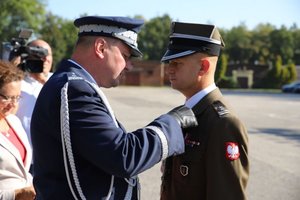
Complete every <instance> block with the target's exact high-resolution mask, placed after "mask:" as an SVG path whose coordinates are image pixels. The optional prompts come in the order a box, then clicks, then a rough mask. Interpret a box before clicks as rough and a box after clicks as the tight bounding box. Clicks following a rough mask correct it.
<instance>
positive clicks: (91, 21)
mask: <svg viewBox="0 0 300 200" xmlns="http://www.w3.org/2000/svg"><path fill="white" fill-rule="evenodd" d="M74 24H75V26H76V27H78V28H79V33H78V36H79V38H78V41H77V44H76V46H75V50H74V52H73V54H72V57H71V59H68V60H64V61H62V62H61V63H60V66H59V67H58V69H57V70H56V72H55V73H54V74H53V75H52V76H51V78H50V79H49V80H48V81H47V82H46V84H45V85H44V87H43V89H42V90H41V92H40V95H39V97H38V99H37V102H36V105H35V109H34V111H33V116H32V123H31V133H32V145H33V153H34V175H35V176H34V186H35V188H36V191H37V198H36V199H38V200H39V199H43V200H48V199H51V200H53V199H82V200H83V199H89V200H90V199H110V200H111V199H138V192H139V191H138V189H139V183H138V178H137V174H139V173H141V172H142V171H144V170H146V169H148V168H150V167H152V166H153V165H155V164H156V163H158V162H160V161H161V160H162V159H165V158H166V157H168V156H171V155H176V154H181V153H183V151H184V140H183V133H182V128H186V127H190V126H195V125H197V121H196V118H195V116H194V114H193V112H192V111H191V109H189V108H186V107H184V106H180V107H177V108H175V109H173V110H172V111H170V112H169V113H167V114H163V115H161V116H160V117H158V118H157V119H155V120H154V121H153V122H151V123H149V124H148V125H147V126H145V127H143V128H140V129H138V130H136V131H134V132H131V133H127V132H126V130H125V129H124V127H123V126H122V125H121V123H120V122H119V121H118V120H117V119H116V118H115V116H114V114H113V111H112V109H111V107H110V105H109V102H108V100H107V98H106V97H105V95H104V93H103V92H102V91H101V87H106V88H109V87H114V86H117V85H118V84H119V81H120V78H121V76H122V74H123V72H124V71H126V70H129V69H130V68H131V67H132V66H131V58H132V57H140V56H141V55H142V54H141V52H140V51H139V49H138V48H137V34H138V32H139V30H140V28H141V26H142V24H143V21H141V20H137V19H131V18H127V17H99V16H86V17H82V18H79V19H76V20H75V22H74ZM99 86H100V87H99Z"/></svg>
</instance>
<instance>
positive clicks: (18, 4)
mask: <svg viewBox="0 0 300 200" xmlns="http://www.w3.org/2000/svg"><path fill="white" fill-rule="evenodd" d="M0 8H1V12H0V30H1V32H0V38H1V40H2V41H10V39H11V38H12V37H18V34H19V32H20V30H21V29H22V28H30V29H33V30H34V31H35V32H39V31H40V30H41V29H42V28H43V26H42V25H43V22H44V21H45V13H46V11H45V4H44V1H43V0H1V1H0Z"/></svg>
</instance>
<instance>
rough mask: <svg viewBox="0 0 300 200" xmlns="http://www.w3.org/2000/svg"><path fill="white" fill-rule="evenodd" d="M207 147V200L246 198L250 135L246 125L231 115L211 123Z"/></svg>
mask: <svg viewBox="0 0 300 200" xmlns="http://www.w3.org/2000/svg"><path fill="white" fill-rule="evenodd" d="M212 126H213V128H212V131H211V132H209V134H210V135H209V142H208V149H207V154H206V155H207V157H206V160H207V166H206V167H207V177H208V180H207V195H208V196H207V199H210V200H213V199H240V200H243V199H246V194H245V193H246V191H245V189H246V186H247V181H248V177H249V160H248V138H247V131H246V129H245V127H244V125H243V124H242V123H241V122H240V121H239V120H238V119H237V118H236V117H234V116H232V115H231V114H228V115H227V116H225V117H220V118H219V119H218V120H216V123H214V124H212Z"/></svg>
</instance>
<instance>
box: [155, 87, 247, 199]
mask: <svg viewBox="0 0 300 200" xmlns="http://www.w3.org/2000/svg"><path fill="white" fill-rule="evenodd" d="M193 111H194V112H195V114H196V117H197V120H198V123H199V126H198V127H195V128H190V129H187V130H186V136H185V145H186V151H185V153H184V154H181V155H178V156H174V157H170V158H167V160H166V161H165V170H164V174H163V178H162V180H163V181H162V186H161V192H162V193H161V199H162V200H183V199H188V200H225V199H226V200H227V199H228V200H244V199H246V194H245V189H246V185H247V181H248V176H249V160H248V137H247V131H246V129H245V127H244V125H243V124H242V123H241V122H240V120H239V119H238V118H237V117H236V116H235V115H234V114H233V112H232V110H230V109H229V106H228V105H227V104H226V103H225V100H224V99H223V97H222V94H221V92H220V90H219V89H215V90H214V91H212V92H211V93H209V94H208V95H206V96H205V97H204V98H203V99H202V100H200V101H199V102H198V103H197V104H196V105H195V106H194V107H193Z"/></svg>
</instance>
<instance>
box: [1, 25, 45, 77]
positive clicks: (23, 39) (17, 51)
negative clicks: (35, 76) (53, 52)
mask: <svg viewBox="0 0 300 200" xmlns="http://www.w3.org/2000/svg"><path fill="white" fill-rule="evenodd" d="M32 33H33V31H32V30H31V29H22V30H21V32H20V34H19V37H18V38H12V39H11V41H10V42H2V59H3V60H8V61H12V60H13V59H15V58H17V57H20V58H21V60H20V63H19V65H18V67H20V68H21V69H22V70H23V71H25V72H30V73H41V72H43V64H44V61H43V58H45V57H46V56H47V55H48V50H47V49H45V48H43V47H33V46H28V45H27V41H28V39H29V38H30V37H31V35H32Z"/></svg>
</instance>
